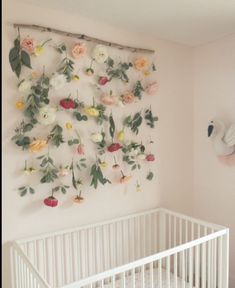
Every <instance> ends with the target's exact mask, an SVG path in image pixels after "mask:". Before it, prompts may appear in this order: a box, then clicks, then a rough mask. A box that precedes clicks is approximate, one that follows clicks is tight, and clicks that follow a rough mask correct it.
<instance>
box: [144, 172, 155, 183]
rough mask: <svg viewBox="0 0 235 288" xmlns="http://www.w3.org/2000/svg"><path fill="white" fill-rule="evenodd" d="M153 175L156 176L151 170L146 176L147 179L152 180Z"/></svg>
mask: <svg viewBox="0 0 235 288" xmlns="http://www.w3.org/2000/svg"><path fill="white" fill-rule="evenodd" d="M153 176H154V175H153V172H151V171H150V172H149V173H148V175H147V176H146V179H147V180H149V181H151V180H152V179H153Z"/></svg>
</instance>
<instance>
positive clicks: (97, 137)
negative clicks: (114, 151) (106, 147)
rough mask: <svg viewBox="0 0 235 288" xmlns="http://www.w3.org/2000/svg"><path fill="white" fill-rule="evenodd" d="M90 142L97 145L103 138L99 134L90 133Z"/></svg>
mask: <svg viewBox="0 0 235 288" xmlns="http://www.w3.org/2000/svg"><path fill="white" fill-rule="evenodd" d="M91 140H92V141H93V142H95V143H99V142H101V141H102V140H103V136H102V134H101V133H92V134H91Z"/></svg>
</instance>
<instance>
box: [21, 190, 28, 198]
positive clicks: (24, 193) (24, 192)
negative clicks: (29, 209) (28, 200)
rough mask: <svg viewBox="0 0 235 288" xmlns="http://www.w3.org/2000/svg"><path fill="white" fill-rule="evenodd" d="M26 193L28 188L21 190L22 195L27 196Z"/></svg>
mask: <svg viewBox="0 0 235 288" xmlns="http://www.w3.org/2000/svg"><path fill="white" fill-rule="evenodd" d="M26 194H27V188H25V189H24V190H22V191H21V192H20V196H21V197H23V196H25V195H26Z"/></svg>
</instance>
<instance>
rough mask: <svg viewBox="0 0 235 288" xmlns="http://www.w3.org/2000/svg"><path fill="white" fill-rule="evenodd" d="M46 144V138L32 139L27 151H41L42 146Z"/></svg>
mask: <svg viewBox="0 0 235 288" xmlns="http://www.w3.org/2000/svg"><path fill="white" fill-rule="evenodd" d="M46 146H47V141H46V140H40V139H37V140H34V141H33V142H32V143H30V145H29V151H30V152H33V153H36V152H39V151H41V150H42V149H43V148H45V147H46Z"/></svg>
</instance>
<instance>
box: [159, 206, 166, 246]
mask: <svg viewBox="0 0 235 288" xmlns="http://www.w3.org/2000/svg"><path fill="white" fill-rule="evenodd" d="M159 220H160V223H159V227H160V231H159V233H160V236H159V237H160V238H159V240H160V250H161V251H163V250H165V249H166V212H165V211H164V210H161V211H160V219H159Z"/></svg>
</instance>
